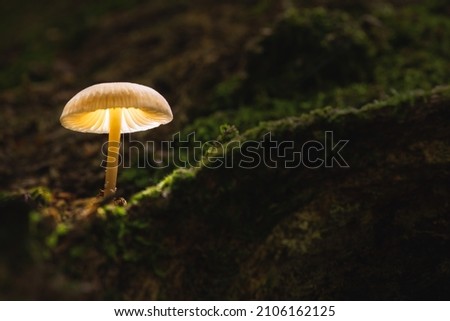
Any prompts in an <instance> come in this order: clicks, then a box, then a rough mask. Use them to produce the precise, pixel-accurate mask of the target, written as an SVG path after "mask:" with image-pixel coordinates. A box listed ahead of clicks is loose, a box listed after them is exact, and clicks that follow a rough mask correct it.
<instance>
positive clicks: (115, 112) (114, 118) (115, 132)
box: [104, 108, 122, 197]
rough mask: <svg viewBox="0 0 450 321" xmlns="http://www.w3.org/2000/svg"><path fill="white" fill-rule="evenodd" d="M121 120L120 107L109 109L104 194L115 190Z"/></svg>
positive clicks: (109, 193)
mask: <svg viewBox="0 0 450 321" xmlns="http://www.w3.org/2000/svg"><path fill="white" fill-rule="evenodd" d="M121 122H122V109H121V108H111V109H109V137H108V157H107V160H106V163H107V165H106V176H105V191H104V196H105V197H108V196H111V195H114V193H115V192H116V181H117V170H118V168H119V166H118V165H119V147H120V125H121Z"/></svg>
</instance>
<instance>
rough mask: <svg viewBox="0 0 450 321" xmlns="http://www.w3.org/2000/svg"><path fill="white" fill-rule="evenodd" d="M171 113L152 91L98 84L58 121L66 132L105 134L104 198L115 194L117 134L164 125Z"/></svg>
mask: <svg viewBox="0 0 450 321" xmlns="http://www.w3.org/2000/svg"><path fill="white" fill-rule="evenodd" d="M172 118H173V116H172V111H171V109H170V106H169V104H168V103H167V101H166V100H165V99H164V97H163V96H162V95H161V94H159V93H158V92H157V91H156V90H154V89H152V88H150V87H147V86H143V85H139V84H134V83H129V82H111V83H101V84H97V85H93V86H90V87H88V88H86V89H83V90H82V91H80V92H79V93H78V94H76V95H75V96H74V97H73V98H72V99H70V100H69V102H68V103H67V104H66V106H65V107H64V110H63V112H62V115H61V118H60V122H61V125H62V126H64V127H65V128H67V129H71V130H74V131H79V132H85V133H97V134H106V133H108V134H109V137H108V156H107V166H106V176H105V189H104V196H105V197H109V196H112V195H114V193H115V191H116V180H117V169H118V159H119V146H120V134H121V133H134V132H138V131H143V130H148V129H151V128H155V127H158V126H159V125H161V124H167V123H168V122H170V121H171V120H172Z"/></svg>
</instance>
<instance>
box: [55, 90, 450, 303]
mask: <svg viewBox="0 0 450 321" xmlns="http://www.w3.org/2000/svg"><path fill="white" fill-rule="evenodd" d="M449 93H450V91H449V89H448V87H444V88H438V89H436V90H433V91H431V92H427V93H425V92H422V93H415V94H411V95H409V96H405V97H403V98H398V99H396V100H390V101H386V102H380V103H378V104H372V105H367V106H365V107H362V108H360V109H354V108H349V109H330V108H326V109H323V110H317V111H314V112H311V113H310V114H308V115H304V116H301V117H298V118H287V119H284V120H280V121H277V122H269V123H265V124H262V125H261V126H259V127H258V128H255V129H253V130H250V131H248V132H245V133H243V134H241V135H240V136H239V138H236V140H234V143H236V142H237V141H238V140H240V141H241V142H242V143H244V142H249V141H253V142H256V141H258V139H261V138H262V137H264V135H266V134H267V133H268V132H270V133H271V135H272V136H271V137H272V139H273V141H274V142H281V141H287V140H292V141H294V142H297V143H299V144H300V145H294V146H301V144H303V143H304V142H306V141H311V140H314V141H317V142H323V143H326V142H325V141H324V138H325V135H324V133H325V131H332V132H333V134H334V139H335V142H336V141H337V139H345V140H348V143H347V145H345V148H343V149H342V156H343V157H344V158H345V160H346V162H347V163H348V165H349V167H348V168H346V167H344V168H343V167H339V166H334V167H332V168H325V167H324V166H322V167H320V168H316V169H312V168H305V167H304V166H298V167H295V168H286V167H282V166H277V167H276V168H269V167H268V165H267V164H268V162H269V161H270V160H269V159H267V158H265V157H267V154H264V149H265V147H264V145H260V148H256V149H255V151H256V153H257V154H258V155H259V156H260V159H261V160H265V161H266V163H265V164H264V163H261V164H260V165H259V166H256V167H255V168H253V169H251V170H250V169H243V168H239V167H238V166H237V165H238V164H240V162H241V161H242V160H245V159H244V158H243V156H242V155H243V154H242V150H243V149H242V148H241V149H234V151H233V152H231V151H229V152H228V153H225V154H226V155H228V156H227V157H229V156H230V154H233V155H234V158H233V162H232V164H233V166H232V168H226V167H225V166H222V167H218V168H215V169H210V168H207V166H205V165H203V166H201V167H199V168H197V169H184V170H176V171H175V172H174V173H173V174H171V175H170V176H168V177H167V178H166V179H164V180H163V181H162V182H161V183H160V184H159V185H158V186H155V187H150V188H148V189H146V190H144V191H143V192H141V193H138V194H136V195H135V196H134V197H133V198H132V202H131V203H132V204H131V205H130V206H129V207H128V208H126V209H124V208H121V207H111V206H107V207H106V208H100V209H98V210H97V211H94V213H97V214H94V216H91V217H90V218H87V219H86V220H81V221H79V223H76V224H74V226H73V227H72V228H71V229H70V230H68V231H66V233H65V234H64V235H63V236H62V237H61V238H60V239H59V241H58V244H57V245H56V247H55V249H54V250H52V253H53V260H54V262H56V266H57V267H58V269H62V271H65V275H66V277H68V278H69V279H71V281H72V282H73V281H76V282H80V284H91V285H93V287H92V288H91V292H90V293H89V297H97V298H103V299H105V298H107V299H111V298H113V299H194V300H196V299H268V300H270V299H327V300H336V299H352V300H358V299H379V300H381V299H445V298H449V297H450V293H449V292H448V289H449V287H448V285H450V284H448V280H449V278H448V277H449V269H448V265H449V261H448V258H447V256H446V251H445V249H446V248H447V247H448V245H449V237H448V235H450V234H449V232H450V223H449V220H448V217H447V215H446V213H448V210H449V205H448V202H446V198H445V195H448V193H449V192H450V191H449V188H448V184H447V183H446V182H447V181H448V179H449V176H450V172H449V171H448V164H449V162H450V154H449V151H450V146H449V144H448V141H449V137H448V135H449V133H450V131H449V130H448V129H449V128H448V124H447V122H446V119H448V117H449V116H450V114H449V113H450V109H449V108H448V105H449V103H450V99H449V96H450V95H449ZM418 128H419V129H420V130H418ZM232 143H233V140H232V141H231V142H229V144H232ZM241 146H244V147H243V148H245V146H246V145H245V144H244V145H241ZM291 152H292V151H289V150H286V153H284V154H283V155H282V156H280V158H278V159H275V161H280V160H282V159H284V157H285V156H286V155H287V156H292V155H291V154H290V153H291ZM265 155H266V156H265ZM215 156H216V157H218V156H220V154H216V155H215ZM325 160H328V161H330V158H328V159H327V158H325ZM205 164H209V165H211V164H210V163H205ZM241 164H242V163H241ZM335 165H336V164H335ZM430 202H432V203H433V206H432V207H430V206H429V204H430ZM81 222H84V223H81ZM143 280H145V281H143Z"/></svg>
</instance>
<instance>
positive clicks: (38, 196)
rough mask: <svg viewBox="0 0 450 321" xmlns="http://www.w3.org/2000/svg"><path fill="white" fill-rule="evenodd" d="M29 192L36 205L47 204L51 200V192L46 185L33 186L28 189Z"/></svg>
mask: <svg viewBox="0 0 450 321" xmlns="http://www.w3.org/2000/svg"><path fill="white" fill-rule="evenodd" d="M29 194H30V196H31V199H32V200H33V201H34V202H35V203H36V204H37V205H41V206H48V205H49V204H50V203H51V202H52V200H53V195H52V192H51V191H50V190H49V189H48V188H47V187H43V186H39V187H34V188H32V189H30V190H29Z"/></svg>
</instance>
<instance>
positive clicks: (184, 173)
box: [130, 168, 198, 204]
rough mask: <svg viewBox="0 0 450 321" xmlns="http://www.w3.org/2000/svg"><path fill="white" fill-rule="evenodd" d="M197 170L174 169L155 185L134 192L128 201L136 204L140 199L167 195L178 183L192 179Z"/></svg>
mask: <svg viewBox="0 0 450 321" xmlns="http://www.w3.org/2000/svg"><path fill="white" fill-rule="evenodd" d="M197 170H198V169H197V168H189V169H184V168H179V169H176V170H174V171H173V172H172V173H171V174H169V175H167V176H166V177H165V178H164V179H163V180H162V181H161V182H159V183H158V184H157V185H156V186H150V187H148V188H147V189H145V190H143V191H142V192H140V193H137V194H135V195H134V196H133V197H132V198H131V201H130V203H131V204H137V203H138V202H139V201H140V200H142V199H145V198H157V197H159V196H161V195H166V196H167V195H168V194H170V192H171V191H172V190H173V189H177V188H178V187H179V185H180V184H182V183H185V182H188V181H190V180H192V179H193V178H194V177H195V175H196V173H197Z"/></svg>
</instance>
